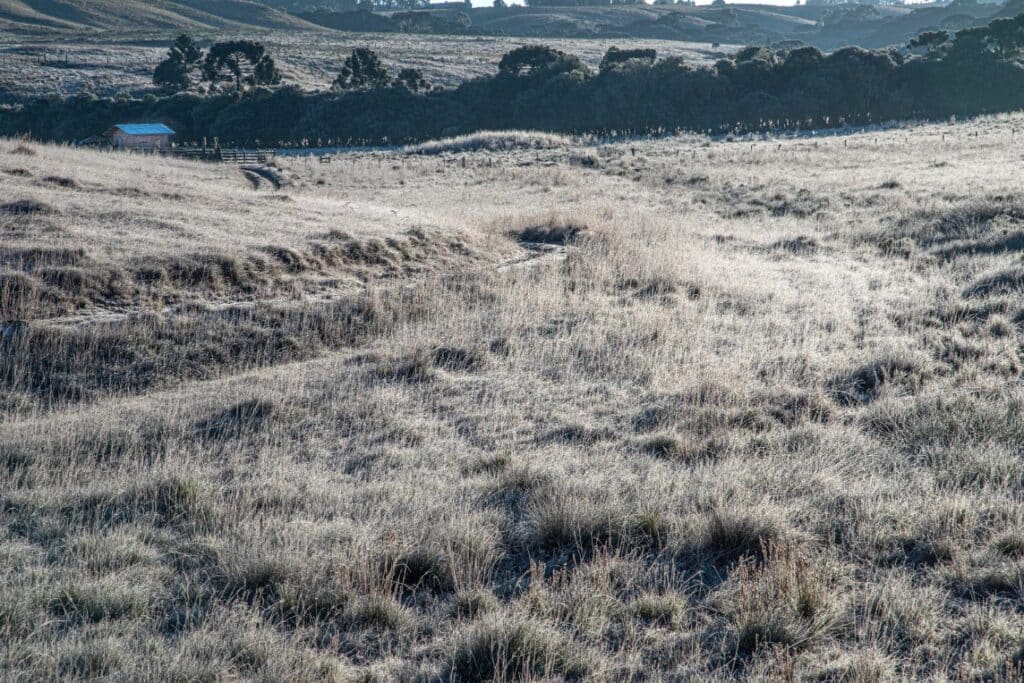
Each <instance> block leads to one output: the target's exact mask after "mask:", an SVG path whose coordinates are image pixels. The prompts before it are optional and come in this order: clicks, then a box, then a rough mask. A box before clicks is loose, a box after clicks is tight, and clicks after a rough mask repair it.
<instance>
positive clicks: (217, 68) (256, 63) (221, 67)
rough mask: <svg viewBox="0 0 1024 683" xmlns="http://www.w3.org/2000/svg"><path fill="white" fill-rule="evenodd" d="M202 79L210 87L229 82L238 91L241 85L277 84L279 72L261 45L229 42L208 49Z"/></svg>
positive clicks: (249, 41)
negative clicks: (208, 83) (209, 84)
mask: <svg viewBox="0 0 1024 683" xmlns="http://www.w3.org/2000/svg"><path fill="white" fill-rule="evenodd" d="M203 78H204V79H205V80H207V81H209V82H210V83H211V85H214V86H216V85H217V84H218V83H231V82H233V83H234V84H235V91H236V92H241V91H242V86H243V85H250V86H252V85H277V84H278V83H280V82H281V73H280V72H279V71H278V70H277V66H276V65H275V64H274V60H273V58H271V57H270V55H268V54H267V51H266V48H265V47H263V44H262V43H257V42H255V41H252V40H230V41H227V42H224V43H217V44H216V45H214V46H213V47H211V48H210V51H209V52H208V53H207V55H206V60H205V61H204V62H203Z"/></svg>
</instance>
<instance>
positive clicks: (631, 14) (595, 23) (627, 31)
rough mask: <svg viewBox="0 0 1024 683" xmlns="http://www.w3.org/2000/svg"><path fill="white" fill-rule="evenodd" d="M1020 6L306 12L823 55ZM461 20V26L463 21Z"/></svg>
mask: <svg viewBox="0 0 1024 683" xmlns="http://www.w3.org/2000/svg"><path fill="white" fill-rule="evenodd" d="M1010 12H1012V13H1013V14H1016V13H1017V12H1014V11H1013V10H1012V7H1008V8H1006V9H1001V8H1000V5H998V4H994V3H978V2H974V1H973V0H958V1H957V2H953V3H951V4H949V5H945V6H939V5H924V6H921V7H913V6H902V7H901V6H877V7H875V6H862V5H854V4H850V5H838V6H826V5H818V6H814V5H812V6H807V5H801V6H790V7H774V6H765V5H753V4H742V3H736V4H734V3H729V4H728V5H727V6H726V7H712V6H709V5H701V6H697V7H687V6H672V5H669V6H665V5H628V6H612V7H518V6H517V7H509V8H504V9H498V8H489V7H478V8H474V9H471V10H461V9H443V10H440V9H439V10H416V11H413V12H381V13H377V14H372V15H371V14H370V13H368V12H348V13H341V12H329V11H315V12H304V13H301V16H302V17H303V18H305V19H307V20H308V21H310V22H311V23H315V24H319V25H321V26H325V27H329V28H333V29H339V30H348V31H367V30H374V31H393V32H399V33H404V32H420V33H453V32H454V33H465V34H469V35H496V36H517V37H530V38H535V39H544V38H604V39H630V38H632V39H661V40H681V41H690V42H702V43H722V44H727V43H728V44H744V45H758V44H766V43H772V42H783V41H800V42H802V43H805V44H808V45H814V46H816V47H819V48H821V49H825V50H833V49H836V48H839V47H842V46H845V45H860V46H862V47H868V48H878V47H888V46H891V45H897V46H900V45H905V44H906V43H907V42H908V41H909V40H910V39H911V38H913V37H914V36H916V35H917V34H919V33H921V32H922V31H926V30H936V29H940V28H941V29H947V30H952V31H955V30H959V29H961V28H965V27H967V26H971V25H974V24H975V23H985V22H986V20H987V19H988V18H990V17H992V16H993V15H996V14H997V13H998V14H999V16H1004V15H1007V16H1009V15H1010V14H1008V13H1010ZM460 22H461V23H460Z"/></svg>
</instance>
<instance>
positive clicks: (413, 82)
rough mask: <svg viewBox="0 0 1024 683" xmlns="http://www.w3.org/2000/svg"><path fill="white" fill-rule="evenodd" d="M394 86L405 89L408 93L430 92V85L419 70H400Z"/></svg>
mask: <svg viewBox="0 0 1024 683" xmlns="http://www.w3.org/2000/svg"><path fill="white" fill-rule="evenodd" d="M395 84H396V85H401V86H403V87H405V88H406V89H407V90H409V91H410V92H423V91H426V90H430V83H428V82H427V79H426V78H424V77H423V72H422V71H420V70H419V69H408V68H406V69H402V70H401V71H399V72H398V78H396V79H395Z"/></svg>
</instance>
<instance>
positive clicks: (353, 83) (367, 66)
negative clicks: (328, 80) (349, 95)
mask: <svg viewBox="0 0 1024 683" xmlns="http://www.w3.org/2000/svg"><path fill="white" fill-rule="evenodd" d="M389 82H390V79H389V78H388V72H387V69H385V68H384V65H383V64H382V63H381V61H380V57H378V56H377V53H376V52H374V51H373V50H371V49H370V48H368V47H357V48H356V49H355V50H353V51H352V54H351V55H349V56H348V57H347V58H346V59H345V63H344V64H343V65H342V67H341V71H340V72H339V73H338V77H337V78H335V79H334V89H335V90H373V89H375V88H384V87H386V86H387V85H388V83H389Z"/></svg>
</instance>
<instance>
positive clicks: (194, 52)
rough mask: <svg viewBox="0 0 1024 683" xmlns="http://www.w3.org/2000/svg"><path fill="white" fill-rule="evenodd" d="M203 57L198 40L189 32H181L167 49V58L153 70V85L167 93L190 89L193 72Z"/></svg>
mask: <svg viewBox="0 0 1024 683" xmlns="http://www.w3.org/2000/svg"><path fill="white" fill-rule="evenodd" d="M202 59H203V51H202V50H200V49H199V46H198V45H197V44H196V41H195V40H193V39H192V37H191V36H189V35H187V34H184V33H183V34H181V35H180V36H178V38H177V40H175V41H174V44H173V45H172V46H171V49H170V50H168V51H167V58H166V59H164V61H162V62H160V63H159V64H158V65H157V67H156V70H155V71H154V72H153V85H156V86H158V87H159V88H160V89H161V90H163V91H164V92H165V93H176V92H181V91H183V90H188V89H189V88H190V87H191V85H192V73H193V72H194V71H196V70H197V69H198V68H199V65H200V62H201V61H202Z"/></svg>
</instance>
